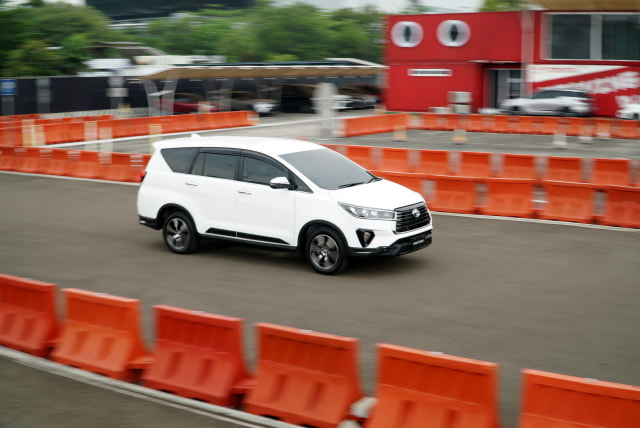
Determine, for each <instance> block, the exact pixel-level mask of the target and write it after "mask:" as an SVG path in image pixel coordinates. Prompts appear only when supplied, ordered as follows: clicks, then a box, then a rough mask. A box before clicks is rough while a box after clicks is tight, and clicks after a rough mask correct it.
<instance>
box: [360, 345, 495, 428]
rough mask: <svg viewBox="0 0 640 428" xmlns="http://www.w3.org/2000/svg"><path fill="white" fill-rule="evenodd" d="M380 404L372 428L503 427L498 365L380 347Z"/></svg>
mask: <svg viewBox="0 0 640 428" xmlns="http://www.w3.org/2000/svg"><path fill="white" fill-rule="evenodd" d="M377 348H378V376H377V377H378V382H377V385H376V398H377V399H378V403H377V404H376V406H375V407H374V409H373V412H372V414H371V417H370V418H369V419H368V420H367V422H366V424H365V427H366V428H424V427H442V428H445V427H447V428H449V427H455V428H499V427H500V426H501V424H500V418H499V414H498V393H497V388H498V368H499V367H498V365H497V364H495V363H490V362H485V361H478V360H471V359H468V358H461V357H454V356H450V355H443V354H441V353H435V352H427V351H420V350H416V349H410V348H405V347H401V346H394V345H387V344H378V346H377Z"/></svg>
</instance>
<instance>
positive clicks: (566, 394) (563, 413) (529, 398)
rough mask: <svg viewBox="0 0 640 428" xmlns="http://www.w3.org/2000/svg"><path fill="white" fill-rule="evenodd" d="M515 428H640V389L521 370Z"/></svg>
mask: <svg viewBox="0 0 640 428" xmlns="http://www.w3.org/2000/svg"><path fill="white" fill-rule="evenodd" d="M522 379H523V380H522V385H523V395H524V396H523V398H522V406H521V411H520V417H519V422H518V428H550V427H558V428H565V427H566V428H574V427H575V428H601V427H606V428H631V427H637V426H640V388H638V387H636V386H630V385H623V384H619V383H611V382H603V381H599V380H595V379H584V378H577V377H573V376H566V375H561V374H555V373H548V372H543V371H538V370H528V369H524V370H522Z"/></svg>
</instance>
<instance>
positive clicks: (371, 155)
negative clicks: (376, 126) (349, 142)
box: [346, 146, 382, 170]
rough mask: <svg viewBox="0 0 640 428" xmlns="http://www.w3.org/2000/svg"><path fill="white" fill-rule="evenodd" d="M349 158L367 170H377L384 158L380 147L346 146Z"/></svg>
mask: <svg viewBox="0 0 640 428" xmlns="http://www.w3.org/2000/svg"><path fill="white" fill-rule="evenodd" d="M346 148H347V157H348V158H349V159H351V160H352V161H354V162H355V163H357V164H358V165H360V166H362V167H363V168H365V169H370V170H377V169H378V167H379V165H380V161H381V156H382V151H381V149H380V148H378V147H370V146H346Z"/></svg>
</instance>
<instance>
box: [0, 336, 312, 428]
mask: <svg viewBox="0 0 640 428" xmlns="http://www.w3.org/2000/svg"><path fill="white" fill-rule="evenodd" d="M0 357H2V358H6V359H8V360H11V361H13V362H15V363H18V364H22V365H24V366H28V367H32V368H34V369H37V370H41V371H45V372H47V373H51V374H55V375H58V376H63V377H66V378H68V379H73V380H75V381H78V382H83V383H86V384H89V385H94V386H97V387H100V388H103V389H108V390H110V391H114V392H117V393H120V394H125V395H130V396H132V397H136V398H140V399H144V400H148V401H153V402H155V403H158V404H162V405H165V406H170V407H174V408H179V409H182V410H186V411H189V412H194V413H197V414H200V415H203V416H207V417H210V418H213V419H217V420H222V421H226V422H231V423H235V424H238V425H239V426H243V427H249V428H300V427H299V426H298V425H292V424H288V423H286V422H281V421H277V420H274V419H269V418H265V417H261V416H256V415H253V414H251V413H246V412H242V411H240V410H235V409H230V408H227V407H222V406H216V405H213V404H209V403H204V402H201V401H197V400H191V399H188V398H183V397H179V396H177V395H173V394H170V393H167V392H162V391H156V390H155V389H150V388H145V387H144V386H140V385H136V384H133V383H128V382H123V381H119V380H114V379H110V378H107V377H104V376H100V375H97V374H95V373H91V372H87V371H84V370H80V369H76V368H73V367H69V366H65V365H62V364H58V363H55V362H53V361H49V360H46V359H44V358H38V357H34V356H32V355H29V354H25V353H23V352H19V351H15V350H13V349H9V348H5V347H3V346H0Z"/></svg>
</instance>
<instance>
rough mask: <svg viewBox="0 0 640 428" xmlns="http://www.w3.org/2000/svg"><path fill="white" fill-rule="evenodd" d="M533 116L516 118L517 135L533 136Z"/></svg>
mask: <svg viewBox="0 0 640 428" xmlns="http://www.w3.org/2000/svg"><path fill="white" fill-rule="evenodd" d="M533 120H534V117H533V116H518V130H517V133H518V134H533Z"/></svg>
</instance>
